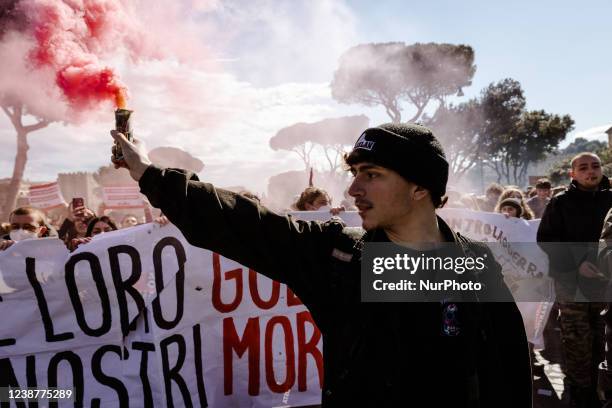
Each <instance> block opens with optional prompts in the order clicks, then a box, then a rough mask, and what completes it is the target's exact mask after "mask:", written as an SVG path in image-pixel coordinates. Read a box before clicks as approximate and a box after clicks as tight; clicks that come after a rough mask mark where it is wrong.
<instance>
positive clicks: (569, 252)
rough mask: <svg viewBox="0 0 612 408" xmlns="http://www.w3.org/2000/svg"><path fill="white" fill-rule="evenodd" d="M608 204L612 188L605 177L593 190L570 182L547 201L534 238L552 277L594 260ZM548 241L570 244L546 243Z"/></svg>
mask: <svg viewBox="0 0 612 408" xmlns="http://www.w3.org/2000/svg"><path fill="white" fill-rule="evenodd" d="M610 207H612V191H611V190H610V182H609V181H608V178H607V177H604V178H603V179H602V181H601V183H600V184H599V189H598V190H597V191H594V192H590V191H583V190H580V189H579V188H578V186H577V184H576V182H575V181H572V183H571V184H570V186H569V188H568V190H567V191H565V192H563V193H561V194H559V195H557V196H555V197H553V198H552V199H551V200H550V203H548V206H547V207H546V210H544V215H543V216H542V221H541V222H540V227H539V229H538V238H537V240H538V243H540V247H541V248H542V249H543V250H544V251H545V252H546V253H547V254H548V258H549V261H550V275H551V276H552V277H553V278H555V279H566V278H565V277H564V276H563V275H569V274H571V275H572V276H575V275H576V271H577V269H578V267H579V266H580V264H581V263H582V262H583V261H585V260H587V261H590V262H592V263H594V264H595V263H597V242H598V241H599V236H600V234H601V229H602V226H603V222H604V218H605V216H606V213H607V212H608V210H609V209H610ZM550 242H566V243H572V244H571V245H570V244H567V245H547V244H546V243H550Z"/></svg>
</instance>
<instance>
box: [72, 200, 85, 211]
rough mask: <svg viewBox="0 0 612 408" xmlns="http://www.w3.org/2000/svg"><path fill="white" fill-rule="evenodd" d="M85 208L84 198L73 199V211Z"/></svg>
mask: <svg viewBox="0 0 612 408" xmlns="http://www.w3.org/2000/svg"><path fill="white" fill-rule="evenodd" d="M79 207H85V199H84V198H83V197H74V198H73V199H72V209H73V210H74V209H75V208H79Z"/></svg>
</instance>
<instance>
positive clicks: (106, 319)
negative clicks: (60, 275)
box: [66, 252, 112, 337]
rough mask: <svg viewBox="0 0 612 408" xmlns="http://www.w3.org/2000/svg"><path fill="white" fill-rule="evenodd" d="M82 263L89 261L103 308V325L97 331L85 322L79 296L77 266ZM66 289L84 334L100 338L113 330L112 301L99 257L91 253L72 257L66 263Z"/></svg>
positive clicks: (82, 253)
mask: <svg viewBox="0 0 612 408" xmlns="http://www.w3.org/2000/svg"><path fill="white" fill-rule="evenodd" d="M81 261H87V262H88V263H89V267H90V271H91V276H92V278H93V280H94V282H95V283H96V290H97V292H98V296H99V297H100V304H101V306H102V324H101V325H100V327H98V328H97V329H92V328H91V327H89V326H88V324H87V320H85V310H84V309H83V304H82V303H81V298H80V296H79V289H78V287H77V284H76V276H75V266H76V264H77V263H79V262H81ZM66 287H67V288H68V294H69V295H70V301H71V302H72V307H73V308H74V313H75V316H76V320H77V324H78V325H79V327H80V328H81V330H83V333H85V334H87V335H88V336H92V337H100V336H103V335H104V334H106V333H108V331H109V330H110V328H111V323H112V322H111V319H112V316H111V307H110V300H109V298H108V291H107V290H106V285H105V284H104V278H103V276H102V267H101V266H100V260H99V259H98V257H97V256H95V255H94V254H92V253H91V252H81V253H80V254H76V255H74V256H72V257H71V258H70V259H69V260H68V262H67V263H66Z"/></svg>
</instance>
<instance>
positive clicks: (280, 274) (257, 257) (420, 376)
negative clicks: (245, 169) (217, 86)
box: [140, 166, 531, 408]
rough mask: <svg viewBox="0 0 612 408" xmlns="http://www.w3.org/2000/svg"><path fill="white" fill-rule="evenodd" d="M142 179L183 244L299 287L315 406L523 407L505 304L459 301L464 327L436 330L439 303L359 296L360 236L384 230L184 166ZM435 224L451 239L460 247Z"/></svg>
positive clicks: (522, 367) (521, 341)
mask: <svg viewBox="0 0 612 408" xmlns="http://www.w3.org/2000/svg"><path fill="white" fill-rule="evenodd" d="M140 187H141V191H142V192H143V193H144V194H145V195H147V197H148V198H149V200H150V202H151V204H153V205H154V206H156V207H159V208H161V209H162V211H163V212H164V214H166V215H167V217H168V218H169V219H170V220H171V221H172V223H174V224H175V225H176V226H177V227H179V228H180V230H181V231H182V232H183V234H184V235H185V238H187V240H188V241H189V242H190V243H192V244H193V245H196V246H199V247H203V248H207V249H210V250H212V251H215V252H218V253H220V254H221V255H223V256H225V257H228V258H231V259H233V260H235V261H237V262H239V263H241V264H243V265H245V266H247V267H249V268H252V269H254V270H256V271H258V272H260V273H262V274H264V275H266V276H268V277H269V278H271V279H274V280H277V281H280V282H283V283H285V284H287V285H288V286H289V287H290V288H291V289H292V290H293V291H294V292H295V293H296V295H297V296H299V298H300V299H301V300H302V302H303V303H304V304H305V305H306V306H307V307H308V309H309V310H310V312H311V314H312V316H313V319H314V320H315V322H316V324H317V326H318V328H319V329H320V330H321V333H322V334H323V349H324V374H325V375H324V384H323V406H326V407H331V406H335V407H345V406H381V407H386V406H431V407H441V406H452V407H486V408H488V407H509V408H510V407H512V408H523V407H525V408H527V407H531V372H530V365H529V354H528V348H527V341H526V336H525V332H524V327H523V322H522V319H521V316H520V313H519V312H518V309H517V307H516V305H515V304H514V303H512V302H509V303H490V304H485V303H477V302H473V303H468V302H466V303H461V304H459V306H458V307H459V312H460V318H459V321H462V322H463V324H464V326H465V327H464V330H463V332H462V334H461V335H459V336H455V337H448V336H443V335H442V306H441V305H440V304H439V303H362V302H361V300H360V255H361V244H362V243H363V241H365V240H373V241H385V240H387V237H386V235H385V234H384V232H383V231H373V232H369V233H368V234H366V235H365V236H364V237H362V236H361V234H357V233H355V231H354V230H352V229H347V228H344V226H343V225H342V224H340V223H338V222H333V221H330V222H326V223H322V222H304V221H294V220H292V219H291V217H287V216H280V215H277V214H275V213H273V212H271V211H269V210H267V209H266V208H265V207H262V206H260V205H258V204H257V203H255V202H254V201H252V200H249V199H247V198H244V197H241V196H240V195H237V194H234V193H232V192H229V191H226V190H222V189H215V188H214V187H213V186H212V185H211V184H207V183H201V182H199V181H197V178H196V177H195V176H194V175H193V174H190V173H186V172H184V171H182V170H175V169H165V170H164V169H160V168H157V167H154V166H151V167H150V168H149V169H147V171H146V172H145V174H144V175H143V177H142V178H141V180H140ZM439 221H440V223H441V224H440V225H441V227H442V232H443V233H444V235H445V236H446V237H447V239H448V240H449V241H461V242H463V243H464V244H466V245H467V244H468V241H467V240H465V239H464V238H462V237H459V236H457V235H456V234H455V233H453V232H452V231H451V230H450V228H448V226H446V224H445V223H443V221H442V220H441V219H440V220H439ZM471 248H472V249H471V250H473V251H476V252H478V251H481V252H482V251H488V250H487V249H486V248H484V246H480V245H477V244H475V245H473V246H472V247H471ZM335 250H337V251H335ZM338 251H340V253H344V254H347V253H349V254H351V255H352V258H351V259H350V260H348V258H347V257H346V256H338V255H337V254H338V253H339V252H338ZM334 254H335V256H334ZM489 259H493V258H492V256H489ZM490 269H491V270H490V272H491V273H490V274H489V276H490V277H492V279H493V281H494V282H492V283H491V284H495V285H503V283H502V281H501V274H500V268H499V265H498V264H497V263H495V262H494V261H493V262H492V263H490Z"/></svg>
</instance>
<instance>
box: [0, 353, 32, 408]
mask: <svg viewBox="0 0 612 408" xmlns="http://www.w3.org/2000/svg"><path fill="white" fill-rule="evenodd" d="M0 387H11V388H15V389H19V388H20V387H19V383H18V382H17V377H16V376H15V371H14V370H13V365H12V364H11V359H10V358H3V359H2V360H0ZM15 405H17V407H18V408H26V405H25V403H24V402H23V401H19V400H15ZM0 407H1V408H9V407H10V403H8V402H2V403H0Z"/></svg>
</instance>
